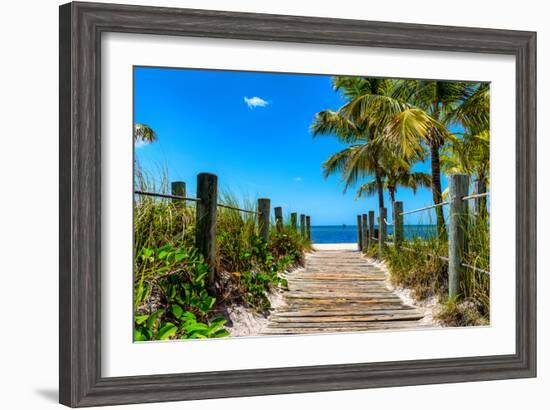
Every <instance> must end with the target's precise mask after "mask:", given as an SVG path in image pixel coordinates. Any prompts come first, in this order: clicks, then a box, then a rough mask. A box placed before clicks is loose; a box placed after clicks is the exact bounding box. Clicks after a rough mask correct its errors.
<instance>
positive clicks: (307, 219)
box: [306, 215, 311, 241]
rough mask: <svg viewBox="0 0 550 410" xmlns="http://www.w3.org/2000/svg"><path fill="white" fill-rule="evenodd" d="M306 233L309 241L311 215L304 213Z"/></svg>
mask: <svg viewBox="0 0 550 410" xmlns="http://www.w3.org/2000/svg"><path fill="white" fill-rule="evenodd" d="M306 235H307V240H308V241H311V217H310V216H309V215H306Z"/></svg>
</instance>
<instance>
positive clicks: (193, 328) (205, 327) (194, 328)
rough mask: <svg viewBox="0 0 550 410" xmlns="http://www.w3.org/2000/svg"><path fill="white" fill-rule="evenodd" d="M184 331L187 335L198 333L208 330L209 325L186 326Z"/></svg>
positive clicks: (195, 324)
mask: <svg viewBox="0 0 550 410" xmlns="http://www.w3.org/2000/svg"><path fill="white" fill-rule="evenodd" d="M184 329H185V331H186V332H187V333H192V332H196V331H203V330H208V325H206V324H204V323H193V324H191V325H185V326H184Z"/></svg>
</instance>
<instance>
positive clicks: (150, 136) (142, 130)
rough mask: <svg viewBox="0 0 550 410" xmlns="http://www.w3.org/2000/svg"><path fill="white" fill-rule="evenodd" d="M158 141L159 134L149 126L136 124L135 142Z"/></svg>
mask: <svg viewBox="0 0 550 410" xmlns="http://www.w3.org/2000/svg"><path fill="white" fill-rule="evenodd" d="M156 140H157V133H156V132H155V130H153V129H152V128H151V127H149V126H148V125H147V124H139V123H137V124H134V142H139V141H141V142H144V143H147V144H149V143H151V142H155V141H156Z"/></svg>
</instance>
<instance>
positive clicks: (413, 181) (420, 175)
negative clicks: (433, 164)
mask: <svg viewBox="0 0 550 410" xmlns="http://www.w3.org/2000/svg"><path fill="white" fill-rule="evenodd" d="M396 159H397V161H396ZM393 160H394V161H393V164H391V165H390V164H387V167H386V168H385V172H384V188H385V189H387V190H388V193H389V195H390V200H391V205H392V215H393V220H394V221H395V219H396V215H395V195H396V193H397V188H398V187H404V188H410V189H412V190H413V193H416V190H417V189H418V188H420V187H426V188H427V187H430V186H431V176H430V175H429V174H426V173H424V172H412V171H411V169H410V167H409V166H408V165H406V164H403V162H402V160H400V159H399V158H397V157H394V158H393ZM373 188H374V184H373V182H372V181H370V182H367V183H364V184H363V185H361V186H360V187H359V189H358V190H357V194H356V195H355V199H359V198H361V197H367V196H371V195H373V193H374V191H373Z"/></svg>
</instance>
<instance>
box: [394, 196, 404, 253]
mask: <svg viewBox="0 0 550 410" xmlns="http://www.w3.org/2000/svg"><path fill="white" fill-rule="evenodd" d="M402 214H403V202H401V201H396V202H395V203H394V205H393V243H394V244H395V246H399V245H401V243H402V242H403V239H404V237H405V232H404V227H403V215H402Z"/></svg>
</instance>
